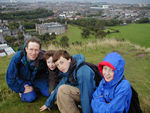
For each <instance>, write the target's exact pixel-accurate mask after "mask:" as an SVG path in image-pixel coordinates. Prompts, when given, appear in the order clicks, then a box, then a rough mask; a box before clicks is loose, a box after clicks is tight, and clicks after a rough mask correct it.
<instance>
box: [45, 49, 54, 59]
mask: <svg viewBox="0 0 150 113" xmlns="http://www.w3.org/2000/svg"><path fill="white" fill-rule="evenodd" d="M55 52H56V51H55V50H48V51H46V52H45V53H44V59H46V60H47V59H49V57H53V55H54V53H55Z"/></svg>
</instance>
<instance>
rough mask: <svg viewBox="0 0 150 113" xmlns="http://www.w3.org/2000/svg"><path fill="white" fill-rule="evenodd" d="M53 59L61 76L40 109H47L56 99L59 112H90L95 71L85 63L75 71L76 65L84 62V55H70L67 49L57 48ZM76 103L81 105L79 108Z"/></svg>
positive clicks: (94, 86)
mask: <svg viewBox="0 0 150 113" xmlns="http://www.w3.org/2000/svg"><path fill="white" fill-rule="evenodd" d="M53 61H54V62H55V64H56V66H57V68H58V69H59V70H60V73H59V76H62V77H63V78H62V80H61V81H60V82H59V84H58V85H57V87H56V88H55V90H54V92H53V93H52V94H51V95H50V96H49V98H48V99H47V101H46V103H45V106H43V107H41V108H40V111H44V110H45V109H49V108H50V107H51V105H52V103H53V102H55V101H56V100H57V105H58V108H59V111H60V112H61V113H80V112H81V111H82V113H92V111H91V106H90V102H91V98H92V94H93V92H94V89H95V88H96V85H95V80H94V77H95V73H94V71H93V70H92V69H91V68H90V67H89V66H87V65H83V66H81V67H80V68H79V69H78V70H77V72H76V69H77V67H78V66H79V65H80V64H81V63H83V62H85V58H84V56H83V55H81V54H78V55H73V56H72V57H71V56H70V55H69V53H68V52H67V51H65V50H59V51H57V52H56V53H55V54H54V56H53ZM78 105H81V107H80V108H81V109H80V108H79V107H78ZM49 110H50V109H49Z"/></svg>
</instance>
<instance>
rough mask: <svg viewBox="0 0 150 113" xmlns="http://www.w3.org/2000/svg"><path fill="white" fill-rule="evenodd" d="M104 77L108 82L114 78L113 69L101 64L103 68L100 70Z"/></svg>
mask: <svg viewBox="0 0 150 113" xmlns="http://www.w3.org/2000/svg"><path fill="white" fill-rule="evenodd" d="M102 73H103V76H104V79H105V81H106V82H110V81H111V80H113V78H114V71H113V69H112V68H110V67H108V66H103V70H102Z"/></svg>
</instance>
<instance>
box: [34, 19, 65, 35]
mask: <svg viewBox="0 0 150 113" xmlns="http://www.w3.org/2000/svg"><path fill="white" fill-rule="evenodd" d="M65 29H66V26H65V25H61V24H59V23H57V22H51V23H43V24H36V32H38V33H39V34H40V35H42V34H45V33H49V34H52V33H53V32H54V33H55V34H56V35H57V34H62V33H64V32H65Z"/></svg>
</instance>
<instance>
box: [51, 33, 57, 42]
mask: <svg viewBox="0 0 150 113" xmlns="http://www.w3.org/2000/svg"><path fill="white" fill-rule="evenodd" d="M55 39H56V34H55V33H54V32H53V33H52V34H51V35H50V40H51V41H52V40H55Z"/></svg>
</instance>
